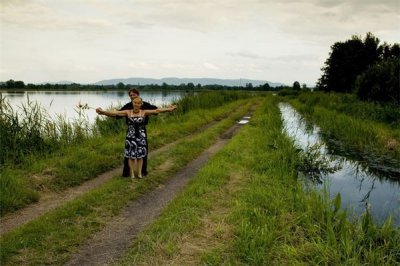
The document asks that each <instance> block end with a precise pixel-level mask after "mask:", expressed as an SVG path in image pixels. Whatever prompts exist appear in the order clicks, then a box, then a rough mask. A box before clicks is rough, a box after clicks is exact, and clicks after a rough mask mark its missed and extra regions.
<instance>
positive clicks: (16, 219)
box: [0, 121, 218, 236]
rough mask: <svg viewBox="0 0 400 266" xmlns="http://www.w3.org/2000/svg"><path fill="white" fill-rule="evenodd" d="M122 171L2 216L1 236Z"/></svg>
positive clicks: (115, 171) (118, 169) (119, 168)
mask: <svg viewBox="0 0 400 266" xmlns="http://www.w3.org/2000/svg"><path fill="white" fill-rule="evenodd" d="M217 122H218V121H213V122H211V123H209V124H207V125H204V126H203V127H200V128H199V129H197V130H196V131H195V132H194V133H192V134H190V135H189V136H186V137H184V138H183V139H187V138H190V137H193V135H195V134H198V133H199V132H202V131H204V130H206V129H207V128H209V127H211V126H213V125H215V124H216V123H217ZM180 141H182V139H179V140H177V141H174V142H172V143H169V144H167V145H165V146H163V147H161V148H159V149H157V150H154V151H151V152H149V156H154V155H156V154H159V153H160V152H162V151H165V150H167V149H169V148H170V147H171V146H173V145H175V144H177V143H178V142H180ZM121 173H122V166H121V167H118V168H115V169H113V170H111V171H108V172H105V173H103V174H101V175H99V176H98V177H96V178H94V179H92V180H89V181H87V182H85V183H83V184H82V185H80V186H78V187H73V188H70V189H67V190H65V191H63V192H60V193H55V192H52V193H47V194H45V195H43V196H42V197H41V198H40V200H39V201H38V202H37V203H34V204H31V205H29V206H28V207H26V208H24V209H21V210H18V211H16V212H14V213H10V214H7V215H5V216H3V217H1V218H0V236H3V235H4V234H5V233H7V232H9V231H10V230H12V229H14V228H17V227H19V226H21V225H23V224H25V223H28V222H29V221H31V220H33V219H35V218H37V217H39V216H41V215H43V214H45V213H46V212H49V211H51V210H53V209H55V208H57V207H58V206H61V205H63V204H65V203H67V202H69V201H72V200H74V199H75V198H77V197H79V196H81V195H83V194H85V193H87V192H89V191H90V190H93V189H94V188H96V187H98V186H100V185H102V184H104V183H105V182H106V181H108V180H110V179H111V178H113V177H114V176H120V175H121Z"/></svg>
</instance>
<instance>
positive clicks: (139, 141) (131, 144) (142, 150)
mask: <svg viewBox="0 0 400 266" xmlns="http://www.w3.org/2000/svg"><path fill="white" fill-rule="evenodd" d="M127 119H128V131H127V133H126V139H125V158H131V159H136V158H143V157H145V156H146V155H147V136H146V129H145V117H144V116H131V117H128V118H127Z"/></svg>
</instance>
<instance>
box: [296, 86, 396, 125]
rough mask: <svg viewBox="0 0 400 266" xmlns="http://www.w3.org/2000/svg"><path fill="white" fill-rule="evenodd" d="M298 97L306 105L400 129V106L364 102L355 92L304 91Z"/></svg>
mask: <svg viewBox="0 0 400 266" xmlns="http://www.w3.org/2000/svg"><path fill="white" fill-rule="evenodd" d="M297 99H298V100H299V101H300V102H301V103H303V104H304V105H306V106H309V107H315V106H320V107H324V108H326V109H329V110H332V111H337V112H338V113H342V114H346V115H349V116H352V117H355V118H357V119H361V120H368V121H374V122H380V123H385V124H388V125H390V126H391V127H393V128H394V129H400V108H399V106H397V105H392V104H379V103H373V102H364V101H360V100H359V99H357V97H356V96H355V95H353V94H341V93H323V92H302V93H300V94H299V95H298V97H297Z"/></svg>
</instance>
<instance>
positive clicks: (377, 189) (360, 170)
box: [279, 103, 400, 225]
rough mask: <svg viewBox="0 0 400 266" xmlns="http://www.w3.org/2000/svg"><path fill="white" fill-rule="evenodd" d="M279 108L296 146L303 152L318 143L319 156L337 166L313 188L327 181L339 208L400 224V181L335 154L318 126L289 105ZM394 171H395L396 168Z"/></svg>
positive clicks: (334, 150)
mask: <svg viewBox="0 0 400 266" xmlns="http://www.w3.org/2000/svg"><path fill="white" fill-rule="evenodd" d="M279 108H280V110H281V113H282V118H283V124H284V129H285V131H286V132H287V134H288V135H289V136H290V137H292V138H293V139H294V141H295V144H296V145H298V146H299V147H300V148H301V149H302V150H306V151H307V150H309V149H310V147H313V146H315V145H319V146H320V152H321V155H322V156H326V157H328V158H329V159H330V161H331V162H332V163H333V164H334V165H339V166H340V167H338V169H337V170H336V171H335V172H333V173H326V174H323V175H322V177H323V178H322V179H321V181H322V184H319V185H318V184H315V185H316V186H317V187H319V188H322V187H324V186H325V185H326V184H328V186H327V187H328V189H329V194H330V197H331V198H333V197H335V196H336V195H337V194H338V193H340V194H341V197H342V208H347V209H349V210H353V211H354V214H356V215H360V214H362V213H364V212H365V209H366V208H368V209H369V211H370V213H371V215H372V217H374V219H375V221H376V222H383V221H384V220H386V219H387V218H388V217H389V216H390V215H392V218H393V222H394V224H395V225H400V183H399V181H397V180H394V179H390V177H391V174H390V173H391V172H389V174H387V176H386V177H385V172H384V171H380V172H379V173H380V174H379V175H376V173H375V172H374V171H371V170H370V168H369V167H367V166H366V165H365V164H362V163H360V162H359V161H357V160H354V158H353V157H351V158H350V157H348V156H342V155H343V153H340V154H338V153H337V152H336V151H337V149H332V148H331V145H326V144H325V143H324V142H323V141H322V137H321V132H320V129H319V128H318V127H316V126H313V125H310V124H307V123H305V121H304V120H303V119H302V118H301V116H300V114H299V113H298V112H297V111H296V110H295V109H293V108H292V107H291V106H290V105H289V104H286V103H281V104H280V105H279ZM345 154H346V153H345ZM391 167H392V166H391ZM381 168H382V169H385V168H384V167H381ZM395 170H396V171H399V169H398V168H397V169H395Z"/></svg>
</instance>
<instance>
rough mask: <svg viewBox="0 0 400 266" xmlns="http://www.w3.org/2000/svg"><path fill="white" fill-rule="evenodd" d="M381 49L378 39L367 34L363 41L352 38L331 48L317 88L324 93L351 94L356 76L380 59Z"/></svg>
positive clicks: (356, 37)
mask: <svg viewBox="0 0 400 266" xmlns="http://www.w3.org/2000/svg"><path fill="white" fill-rule="evenodd" d="M382 52H383V47H382V46H379V39H378V38H376V37H374V36H373V34H372V33H367V35H366V37H365V39H364V40H362V39H361V38H360V37H358V36H353V37H352V39H351V40H347V41H345V42H337V43H335V44H334V45H332V46H331V52H330V54H329V57H328V59H327V60H326V61H325V65H324V67H322V69H321V70H322V71H323V74H322V76H321V78H320V79H319V80H318V82H317V87H318V88H319V89H320V90H324V91H337V92H351V91H352V90H353V88H354V83H355V80H356V78H357V76H358V75H360V74H362V73H363V72H364V71H366V70H367V69H368V68H369V67H370V66H372V65H374V64H376V63H377V62H379V60H380V59H381V58H382Z"/></svg>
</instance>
